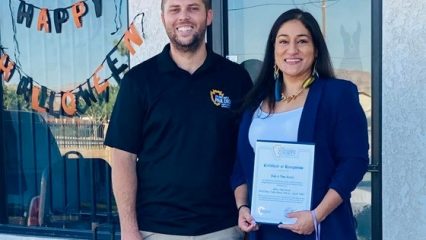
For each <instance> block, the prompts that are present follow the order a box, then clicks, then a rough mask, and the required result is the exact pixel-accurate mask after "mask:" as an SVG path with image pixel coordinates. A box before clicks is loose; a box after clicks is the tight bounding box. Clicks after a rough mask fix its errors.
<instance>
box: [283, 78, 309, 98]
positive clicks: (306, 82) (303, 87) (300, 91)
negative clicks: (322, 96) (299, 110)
mask: <svg viewBox="0 0 426 240" xmlns="http://www.w3.org/2000/svg"><path fill="white" fill-rule="evenodd" d="M314 80H315V78H314V77H312V76H311V77H308V78H307V79H306V80H305V81H303V84H302V88H301V89H300V90H299V91H298V92H297V93H295V94H293V95H289V96H286V95H285V94H284V92H281V100H280V101H282V102H287V103H289V102H291V101H293V100H295V99H296V98H297V97H298V96H299V95H300V94H302V92H303V91H304V90H305V89H306V88H308V87H309V86H310V85H311V84H312V82H313V81H314Z"/></svg>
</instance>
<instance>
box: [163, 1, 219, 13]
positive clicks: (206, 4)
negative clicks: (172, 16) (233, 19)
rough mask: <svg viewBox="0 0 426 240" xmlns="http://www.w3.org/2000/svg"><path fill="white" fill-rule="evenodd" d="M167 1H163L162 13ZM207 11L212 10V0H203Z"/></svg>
mask: <svg viewBox="0 0 426 240" xmlns="http://www.w3.org/2000/svg"><path fill="white" fill-rule="evenodd" d="M166 1H167V0H161V11H164V3H165V2H166ZM202 1H203V3H204V6H205V7H206V9H207V10H210V9H212V0H202Z"/></svg>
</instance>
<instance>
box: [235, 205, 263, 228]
mask: <svg viewBox="0 0 426 240" xmlns="http://www.w3.org/2000/svg"><path fill="white" fill-rule="evenodd" d="M238 227H240V229H241V230H242V231H243V232H252V231H257V230H258V229H259V225H257V223H256V221H255V220H254V218H253V217H252V216H251V214H250V209H249V208H248V207H242V208H241V209H240V211H239V213H238Z"/></svg>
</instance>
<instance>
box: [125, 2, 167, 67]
mask: <svg viewBox="0 0 426 240" xmlns="http://www.w3.org/2000/svg"><path fill="white" fill-rule="evenodd" d="M142 12H143V13H144V14H145V16H144V21H143V22H144V24H143V29H144V33H145V34H144V43H143V44H142V46H141V47H138V48H135V49H137V50H136V54H135V55H134V56H132V57H131V58H130V64H131V66H134V65H136V64H138V63H140V62H142V61H145V60H147V59H148V58H150V57H152V56H154V55H156V54H157V53H159V52H161V50H163V47H164V45H165V44H166V43H168V41H169V40H168V38H167V35H166V32H165V30H164V28H163V23H162V22H161V1H160V0H129V22H132V21H133V18H134V17H135V16H136V15H137V14H138V13H142ZM140 20H141V18H140V17H139V18H137V19H136V21H135V24H136V27H137V29H138V31H141V29H142V26H141V21H140Z"/></svg>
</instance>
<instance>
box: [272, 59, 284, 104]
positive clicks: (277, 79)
mask: <svg viewBox="0 0 426 240" xmlns="http://www.w3.org/2000/svg"><path fill="white" fill-rule="evenodd" d="M274 80H275V89H274V95H275V101H276V102H278V101H281V99H282V95H281V93H282V90H283V82H282V81H281V79H280V69H279V68H278V66H277V64H274Z"/></svg>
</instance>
